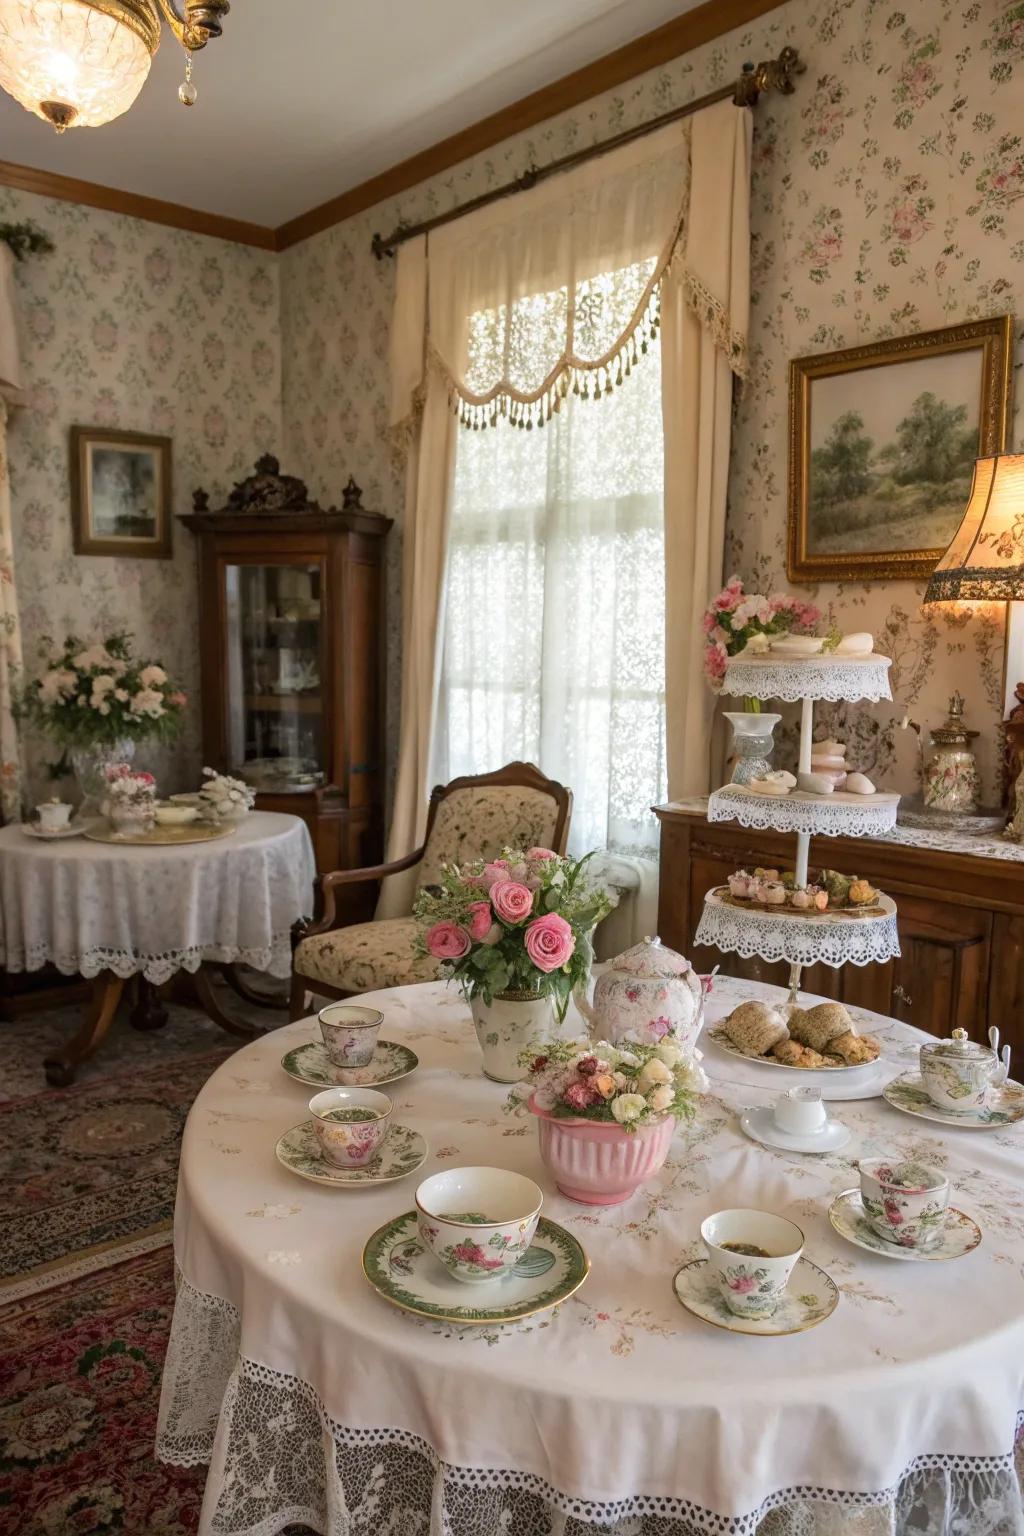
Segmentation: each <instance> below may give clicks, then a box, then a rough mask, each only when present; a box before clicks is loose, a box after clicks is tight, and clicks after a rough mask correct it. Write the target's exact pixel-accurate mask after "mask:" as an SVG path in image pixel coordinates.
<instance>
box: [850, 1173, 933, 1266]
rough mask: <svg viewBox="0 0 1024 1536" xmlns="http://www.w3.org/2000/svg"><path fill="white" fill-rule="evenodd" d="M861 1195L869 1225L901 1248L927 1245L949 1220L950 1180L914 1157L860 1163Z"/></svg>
mask: <svg viewBox="0 0 1024 1536" xmlns="http://www.w3.org/2000/svg"><path fill="white" fill-rule="evenodd" d="M859 1166H860V1198H861V1201H862V1203H863V1206H864V1215H865V1217H866V1218H867V1221H868V1225H869V1226H870V1227H871V1228H872V1230H873V1231H875V1232H877V1233H878V1235H879V1237H884V1238H885V1239H886V1241H887V1242H890V1243H897V1244H898V1245H899V1246H900V1247H901V1248H927V1247H928V1246H929V1245H930V1244H931V1243H934V1242H935V1241H936V1240H937V1239H938V1236H939V1233H940V1232H941V1231H942V1228H943V1226H944V1225H945V1222H946V1207H947V1206H948V1205H949V1180H948V1179H947V1178H946V1175H945V1174H944V1173H940V1172H939V1170H938V1169H937V1168H932V1167H930V1166H929V1165H928V1164H926V1163H919V1162H916V1161H914V1160H913V1159H911V1158H904V1159H902V1160H901V1159H900V1158H888V1157H875V1158H871V1159H870V1160H865V1161H863V1162H861V1163H860V1165H859Z"/></svg>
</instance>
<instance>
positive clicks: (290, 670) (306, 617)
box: [224, 562, 329, 792]
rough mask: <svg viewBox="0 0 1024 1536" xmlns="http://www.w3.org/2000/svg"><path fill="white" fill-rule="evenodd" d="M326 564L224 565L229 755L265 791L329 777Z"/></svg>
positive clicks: (311, 784)
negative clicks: (325, 676)
mask: <svg viewBox="0 0 1024 1536" xmlns="http://www.w3.org/2000/svg"><path fill="white" fill-rule="evenodd" d="M324 585H325V583H324V570H323V568H322V566H321V565H320V564H319V563H318V562H314V563H312V564H295V565H282V564H275V565H270V564H267V565H249V564H244V565H242V564H239V565H231V564H227V565H225V566H224V595H225V604H226V619H227V623H226V635H227V657H226V662H227V674H228V675H227V700H228V708H227V714H228V722H227V723H228V758H229V762H230V767H231V769H232V771H234V772H237V773H238V774H240V775H241V777H242V778H245V779H247V780H248V781H249V782H250V783H251V784H252V785H253V786H254V787H256V788H257V789H261V790H263V791H265V792H272V791H274V790H287V789H291V790H295V789H302V788H313V787H314V786H315V785H317V784H320V783H323V781H324V777H325V774H326V771H327V769H328V767H329V764H328V762H327V756H326V753H327V739H326V729H325V721H324V703H323V687H324V679H323V657H324V635H325V623H324V611H323V600H324Z"/></svg>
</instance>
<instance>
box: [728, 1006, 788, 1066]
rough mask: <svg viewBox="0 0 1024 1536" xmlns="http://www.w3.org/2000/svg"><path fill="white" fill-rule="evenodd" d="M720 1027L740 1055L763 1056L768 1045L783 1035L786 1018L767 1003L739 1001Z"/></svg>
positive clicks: (769, 1048)
mask: <svg viewBox="0 0 1024 1536" xmlns="http://www.w3.org/2000/svg"><path fill="white" fill-rule="evenodd" d="M722 1029H723V1030H724V1032H725V1034H726V1035H727V1036H728V1037H729V1039H730V1040H731V1041H732V1043H733V1045H734V1046H736V1048H737V1050H740V1051H742V1052H743V1054H744V1056H766V1055H767V1054H768V1052H769V1051H770V1050H771V1048H772V1046H773V1045H775V1044H777V1042H778V1041H780V1040H785V1038H786V1021H785V1019H784V1018H783V1017H782V1014H781V1013H779V1012H778V1010H777V1009H775V1008H771V1007H769V1005H768V1004H767V1003H759V1002H751V1003H740V1004H739V1006H738V1007H737V1008H734V1009H733V1011H732V1013H730V1015H729V1017H728V1018H727V1019H723V1020H722Z"/></svg>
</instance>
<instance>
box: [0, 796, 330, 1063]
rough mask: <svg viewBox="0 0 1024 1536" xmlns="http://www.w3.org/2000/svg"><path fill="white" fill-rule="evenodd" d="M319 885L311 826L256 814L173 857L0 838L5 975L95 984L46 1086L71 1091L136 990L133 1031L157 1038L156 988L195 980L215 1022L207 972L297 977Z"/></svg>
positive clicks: (158, 849) (133, 848) (178, 849)
mask: <svg viewBox="0 0 1024 1536" xmlns="http://www.w3.org/2000/svg"><path fill="white" fill-rule="evenodd" d="M315 874H316V866H315V860H314V857H313V846H312V843H311V841H310V837H309V832H308V830H307V828H306V823H305V822H304V821H302V820H300V818H299V817H298V816H286V815H281V814H278V813H272V812H268V811H253V812H251V813H250V815H248V816H247V817H246V818H245V819H244V820H243V821H241V822H239V823H238V824H237V825H236V826H234V827H233V828H232V829H231V830H230V832H229V833H228V834H227V835H226V836H224V837H221V838H216V839H214V840H212V841H209V842H195V843H182V844H181V845H179V846H174V847H167V846H138V845H133V844H128V843H107V842H95V841H93V840H92V839H90V838H86V837H76V838H67V839H60V840H55V841H52V842H51V841H45V840H43V839H41V838H37V837H30V836H28V835H27V834H26V833H25V832H24V831H23V830H22V828H21V827H19V826H10V827H3V828H0V967H2V968H3V970H5V971H7V972H8V973H14V972H19V971H36V970H40V969H41V968H42V967H43V966H44V965H53V966H55V967H56V969H57V970H59V971H60V972H62V973H63V974H64V975H67V976H73V975H76V974H77V975H80V976H83V977H86V978H87V979H94V985H93V997H92V1001H91V1004H90V1007H89V1012H88V1017H87V1018H86V1021H85V1023H84V1025H83V1027H82V1029H81V1031H80V1032H79V1034H78V1035H77V1036H76V1037H75V1039H74V1040H72V1041H70V1042H69V1043H68V1046H67V1047H66V1049H64V1050H63V1051H62V1052H61V1053H60V1055H59V1057H56V1058H54V1059H53V1060H52V1061H48V1062H47V1076H48V1077H49V1079H50V1081H51V1082H55V1083H60V1084H66V1083H68V1082H70V1081H71V1079H72V1077H73V1075H74V1071H75V1068H76V1067H77V1065H78V1063H79V1062H80V1061H82V1060H84V1058H85V1057H86V1056H88V1055H90V1054H91V1053H92V1052H93V1051H94V1050H95V1049H96V1048H97V1047H98V1045H99V1044H100V1042H101V1041H102V1039H103V1036H104V1035H105V1033H106V1031H107V1029H108V1028H109V1026H110V1022H111V1020H112V1018H113V1016H114V1012H115V1010H116V1008H117V1004H118V1001H119V999H120V996H121V992H122V990H123V987H124V984H125V982H126V981H127V980H128V979H129V978H135V979H136V980H137V983H138V984H139V986H140V987H141V988H142V991H143V993H144V994H145V1000H144V1002H143V1003H140V1004H137V1007H136V1013H137V1015H138V1018H137V1022H138V1023H139V1025H140V1027H154V1026H155V1025H156V1024H158V1023H160V1022H162V1018H161V1014H162V1010H161V1009H160V1008H159V1006H158V1005H156V1004H155V1003H154V1000H153V998H152V988H153V987H155V986H159V985H160V984H161V983H162V982H165V981H168V980H169V979H170V978H171V977H172V976H174V975H175V974H176V973H177V972H178V971H186V972H189V973H191V974H192V975H193V976H194V977H195V978H196V986H197V991H198V994H199V999H200V1002H201V1003H202V1005H203V1006H204V1007H205V1008H207V1011H208V1012H210V1013H211V1014H212V1016H214V1017H217V1015H218V1014H219V1013H220V1009H219V1007H218V1006H217V1005H216V1003H215V1001H214V999H213V997H212V994H210V991H209V985H208V981H207V978H206V977H205V975H204V973H203V972H202V967H203V965H204V964H216V965H220V966H233V965H248V966H251V967H253V968H254V969H255V970H258V971H265V972H267V973H268V974H269V975H271V976H276V977H282V978H283V977H287V976H288V975H290V973H291V928H292V924H293V923H294V922H296V920H297V919H298V918H300V917H303V916H306V915H307V914H308V913H309V911H310V910H311V908H312V898H313V880H314V878H315ZM218 1021H219V1022H221V1023H225V1024H228V1022H229V1021H228V1020H227V1018H226V1016H221V1017H220V1018H219V1020H218ZM229 1027H233V1028H236V1031H237V1032H239V1033H245V1034H247V1035H249V1036H251V1035H252V1034H253V1030H252V1029H251V1028H248V1029H246V1028H243V1027H242V1026H233V1025H231V1026H229Z"/></svg>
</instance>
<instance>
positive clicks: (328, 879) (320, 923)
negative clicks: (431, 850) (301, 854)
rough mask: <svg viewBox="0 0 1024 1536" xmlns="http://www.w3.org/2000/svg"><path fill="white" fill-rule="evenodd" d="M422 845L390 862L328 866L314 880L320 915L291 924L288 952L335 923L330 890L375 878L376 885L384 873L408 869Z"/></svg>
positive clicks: (419, 856)
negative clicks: (348, 866) (326, 869)
mask: <svg viewBox="0 0 1024 1536" xmlns="http://www.w3.org/2000/svg"><path fill="white" fill-rule="evenodd" d="M425 849H426V845H425V844H424V846H423V847H421V848H416V849H414V850H413V852H412V853H407V854H406V856H405V858H404V859H393V860H392V861H391V863H390V864H371V865H369V866H368V867H367V868H366V869H332V870H331V872H330V874H327V875H321V876H320V878H319V880H318V881H317V882H316V885H315V890H316V892H317V906H318V907H319V908H320V916H319V917H316V918H309V917H300V918H299V920H298V922H296V923H294V924H293V925H292V953H293V954H294V953H295V950H296V949H297V948H298V946H299V945H300V944H301V943H302V940H303V939H308V938H309V937H310V936H311V935H312V934H314V933H328V932H330V930H331V929H332V928H333V927H335V926H336V919H337V915H338V914H337V909H336V907H335V905H334V892H335V890H336V889H337V887H338V886H340V885H362V884H369V883H370V882H376V884H377V885H379V884H380V882H381V881H382V880H384V879H386V878H387V876H388V875H397V874H400V873H401V872H402V870H403V869H411V868H412V866H413V865H414V864H418V863H419V862H420V860H421V859H422V857H423V854H424V852H425Z"/></svg>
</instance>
